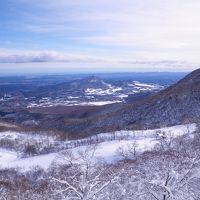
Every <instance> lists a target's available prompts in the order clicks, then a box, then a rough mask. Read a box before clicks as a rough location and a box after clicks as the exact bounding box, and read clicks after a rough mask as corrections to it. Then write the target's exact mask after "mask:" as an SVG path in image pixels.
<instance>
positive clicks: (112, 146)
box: [0, 124, 196, 170]
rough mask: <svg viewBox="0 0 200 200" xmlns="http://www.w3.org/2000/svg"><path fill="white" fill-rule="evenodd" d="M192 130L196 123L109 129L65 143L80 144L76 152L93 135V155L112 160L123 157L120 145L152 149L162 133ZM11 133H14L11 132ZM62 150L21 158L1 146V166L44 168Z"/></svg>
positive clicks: (58, 158)
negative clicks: (96, 143)
mask: <svg viewBox="0 0 200 200" xmlns="http://www.w3.org/2000/svg"><path fill="white" fill-rule="evenodd" d="M195 130H196V124H189V125H179V126H173V127H166V128H161V129H154V130H141V131H117V132H112V133H102V134H99V135H98V136H92V137H90V138H86V139H83V140H78V141H71V142H67V143H71V147H73V146H75V143H76V144H77V143H78V144H79V145H80V146H77V147H75V148H72V149H70V151H72V152H74V153H76V152H78V151H82V150H84V149H85V148H88V146H90V145H88V144H87V143H91V141H95V138H96V139H97V140H98V141H99V142H100V143H99V144H98V145H97V146H96V151H95V157H96V159H97V160H98V159H102V158H103V159H104V160H105V161H106V162H115V161H117V160H120V159H122V157H121V155H120V154H119V153H118V150H119V149H120V148H124V149H126V148H127V147H128V145H131V144H133V143H134V144H135V145H136V146H137V151H138V152H143V151H146V150H151V149H152V148H153V147H154V146H155V145H156V144H157V143H158V141H159V139H160V138H162V137H165V138H166V139H168V138H169V137H173V138H175V137H178V136H181V135H184V134H189V135H191V136H192V133H194V132H195ZM12 133H13V135H14V136H12ZM0 137H5V138H9V137H10V138H11V139H13V140H16V138H17V137H20V138H21V139H23V137H24V140H25V141H27V138H26V135H25V133H23V134H21V133H16V132H6V133H0ZM27 137H30V136H27ZM43 137H44V136H43ZM34 138H35V139H36V140H37V139H38V135H35V136H34ZM50 140H53V138H52V137H50ZM48 142H49V141H48ZM64 143H66V142H63V143H60V145H64V146H65V144H64ZM73 143H74V144H73ZM81 144H82V145H81ZM86 144H87V145H86ZM68 146H69V145H68ZM63 151H65V150H62V151H60V152H53V153H47V154H45V155H38V156H33V157H28V158H20V157H19V153H17V152H15V151H11V150H5V149H2V148H1V149H0V166H1V168H21V169H22V170H29V169H31V168H33V167H35V166H39V167H42V168H44V169H47V168H48V167H49V166H50V165H51V164H52V162H54V163H55V162H57V163H62V156H60V153H61V152H63Z"/></svg>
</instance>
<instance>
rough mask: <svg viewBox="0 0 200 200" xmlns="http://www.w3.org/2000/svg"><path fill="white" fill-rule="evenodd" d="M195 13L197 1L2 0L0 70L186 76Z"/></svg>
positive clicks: (194, 60) (195, 59)
mask: <svg viewBox="0 0 200 200" xmlns="http://www.w3.org/2000/svg"><path fill="white" fill-rule="evenodd" d="M199 10H200V1H199V0H165V1H161V0H143V1H141V0H109V1H108V0H74V1H70V0H40V1H39V0H6V1H4V0H0V69H1V71H2V73H8V74H9V73H28V72H29V73H37V72H41V73H45V72H46V73H50V72H51V73H54V72H56V73H59V72H60V73H63V72H65V73H66V72H89V71H92V72H101V71H102V72H105V71H108V72H116V71H117V72H118V71H127V72H128V71H191V70H193V69H195V68H198V66H200V65H199V64H200V56H199V52H200V39H199V36H200V26H199V23H200V12H199Z"/></svg>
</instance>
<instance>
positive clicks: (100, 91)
mask: <svg viewBox="0 0 200 200" xmlns="http://www.w3.org/2000/svg"><path fill="white" fill-rule="evenodd" d="M102 83H103V86H104V87H103V88H101V87H99V88H96V87H95V88H93V87H89V88H87V89H85V90H84V91H82V92H83V93H81V94H80V96H65V97H56V98H51V97H43V98H41V99H39V100H37V101H32V102H30V103H29V104H28V106H27V107H28V108H33V107H53V106H92V105H95V106H101V105H107V104H114V103H120V102H124V101H125V98H127V97H128V95H131V94H138V93H141V92H150V91H152V92H153V91H160V90H162V89H164V87H163V86H160V85H156V84H145V83H140V82H137V81H133V82H131V83H129V84H126V85H123V86H122V87H117V86H113V85H111V84H107V83H105V82H102Z"/></svg>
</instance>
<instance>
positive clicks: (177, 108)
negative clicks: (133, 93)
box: [65, 69, 200, 134]
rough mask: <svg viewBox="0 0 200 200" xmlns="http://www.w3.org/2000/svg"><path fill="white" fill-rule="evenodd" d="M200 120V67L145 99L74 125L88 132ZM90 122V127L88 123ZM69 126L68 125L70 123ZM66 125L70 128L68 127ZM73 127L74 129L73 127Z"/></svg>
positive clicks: (75, 129) (75, 127) (76, 129)
mask: <svg viewBox="0 0 200 200" xmlns="http://www.w3.org/2000/svg"><path fill="white" fill-rule="evenodd" d="M199 119H200V69H198V70H195V71H194V72H192V73H191V74H189V75H187V76H186V77H185V78H183V79H182V80H180V81H179V82H178V83H176V84H174V85H172V86H170V87H169V88H167V89H165V90H162V91H161V92H158V93H157V94H155V95H154V96H151V97H149V98H147V99H145V100H143V101H139V102H136V103H132V104H126V105H119V106H118V107H114V109H113V110H109V112H104V113H103V114H101V115H99V116H98V117H96V118H95V119H94V118H93V119H86V120H85V121H84V123H82V122H78V121H77V122H75V123H76V126H73V125H72V124H70V129H71V131H72V129H73V128H74V131H75V132H77V131H78V129H79V128H81V130H85V132H86V131H87V133H88V134H91V133H92V134H93V133H99V132H106V131H112V130H121V129H140V128H155V127H162V126H169V125H177V124H183V123H189V122H197V121H199ZM85 124H86V126H85ZM67 126H68V124H67ZM67 126H66V127H65V128H66V129H68V127H67ZM72 127H73V128H72Z"/></svg>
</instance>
